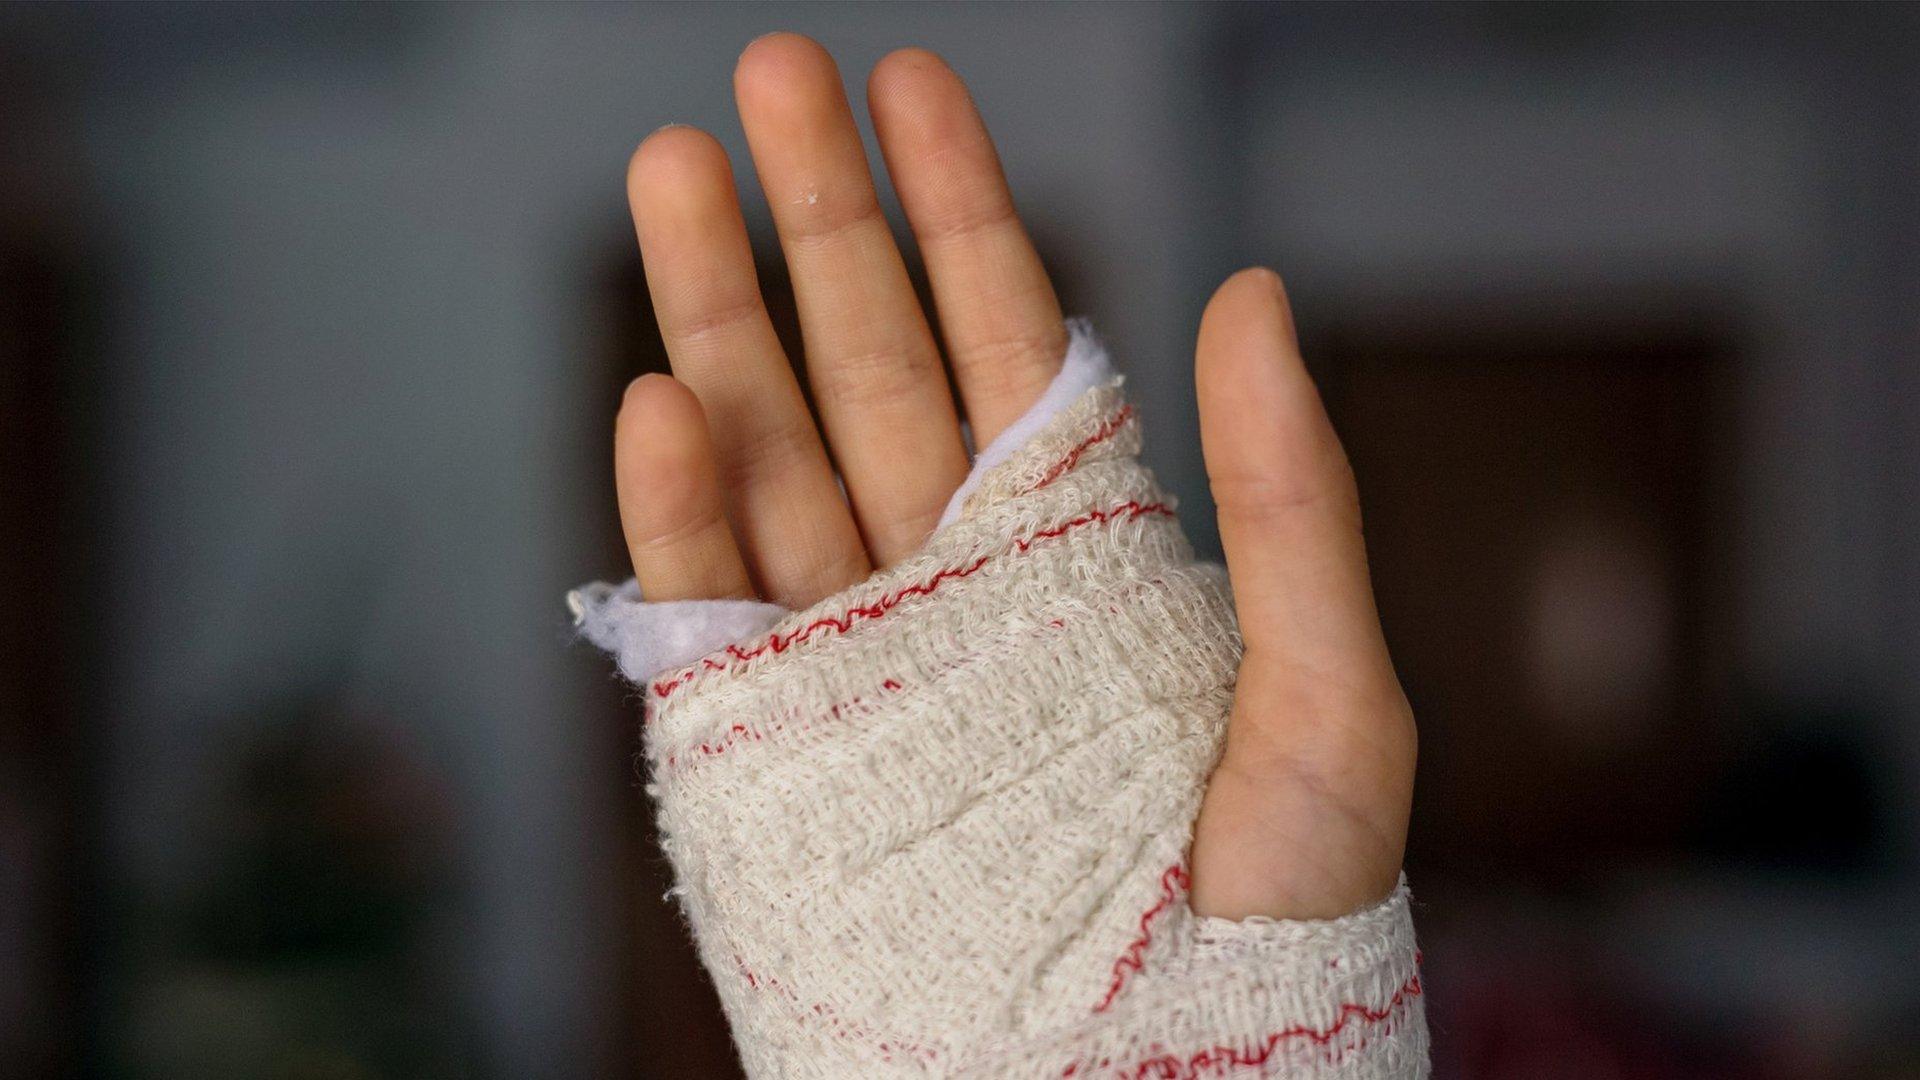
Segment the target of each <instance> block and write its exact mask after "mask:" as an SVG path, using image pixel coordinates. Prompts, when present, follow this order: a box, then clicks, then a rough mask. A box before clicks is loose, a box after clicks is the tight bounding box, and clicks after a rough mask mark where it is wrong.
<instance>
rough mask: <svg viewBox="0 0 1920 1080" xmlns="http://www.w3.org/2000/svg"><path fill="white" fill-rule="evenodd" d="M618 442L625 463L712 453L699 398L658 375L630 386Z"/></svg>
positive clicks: (616, 424) (617, 431)
mask: <svg viewBox="0 0 1920 1080" xmlns="http://www.w3.org/2000/svg"><path fill="white" fill-rule="evenodd" d="M614 440H615V447H616V457H617V458H618V459H619V462H620V463H621V464H622V465H625V464H626V463H629V462H654V463H660V462H665V463H671V462H674V461H685V460H686V459H687V458H688V457H690V456H693V455H699V456H701V457H705V456H707V455H708V454H710V452H711V451H710V450H709V448H708V447H707V416H706V411H705V410H704V409H702V408H701V407H700V399H699V398H697V397H695V396H694V393H693V391H692V390H690V389H688V388H687V386H686V384H684V383H682V382H680V380H678V379H675V378H674V377H673V376H671V375H662V374H657V373H649V374H646V375H642V376H640V377H639V378H637V379H635V380H633V381H632V382H630V383H628V384H627V389H626V391H625V392H624V393H623V394H621V395H620V412H619V414H618V415H617V416H616V417H615V419H614Z"/></svg>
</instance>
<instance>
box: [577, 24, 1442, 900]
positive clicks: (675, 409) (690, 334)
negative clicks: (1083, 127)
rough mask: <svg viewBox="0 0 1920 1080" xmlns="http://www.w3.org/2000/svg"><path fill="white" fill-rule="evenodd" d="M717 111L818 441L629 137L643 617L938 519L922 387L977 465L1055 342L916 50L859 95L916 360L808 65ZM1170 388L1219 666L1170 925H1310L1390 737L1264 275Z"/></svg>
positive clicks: (773, 55) (1344, 515)
mask: <svg viewBox="0 0 1920 1080" xmlns="http://www.w3.org/2000/svg"><path fill="white" fill-rule="evenodd" d="M735 91H736V96H737V98H738V102H739V106H740V115H741V120H742V123H743V125H744V127H745V128H746V133H747V141H748V144H749V147H750V149H751V151H752V155H753V159H754V164H755V167H756V170H757V172H758V173H759V177H760V182H761V186H762V188H763V189H764V190H765V191H766V194H767V201H768V204H769V205H770V207H771V208H772V211H773V216H774V222H775V225H776V228H777V230H778V231H779V233H780V237H781V242H782V247H783V249H784V252H785V256H786V260H787V263H788V268H789V271H790V272H791V275H792V278H793V281H794V293H795V301H796V307H797V309H798V312H799V316H800V324H801V331H802V336H803V338H804V341H805V345H806V353H807V359H808V363H807V368H806V372H807V378H808V381H809V383H810V384H811V388H812V390H813V396H814V399H815V401H816V402H817V404H818V407H819V411H820V417H821V425H820V427H821V429H823V430H816V428H815V425H814V424H813V421H812V419H811V418H810V416H809V414H808V411H807V407H806V404H805V399H804V397H803V396H802V394H801V392H800V388H799V385H798V384H797V382H796V381H795V380H794V377H793V375H792V369H791V367H790V366H789V365H788V363H787V360H786V357H785V356H784V354H783V353H782V352H781V348H780V345H779V342H778V339H777V338H776V337H775V336H774V333H773V330H772V326H771V323H770V321H769V320H768V318H767V313H766V309H765V307H764V305H763V304H762V302H761V298H760V293H759V287H758V282H757V278H756V276H755V271H754V267H753V263H752V258H751V253H750V247H749V244H748V241H747V236H746V230H745V225H744V223H743V221H742V218H741V213H740V209H739V204H738V200H737V197H736V195H735V192H734V187H733V180H732V175H731V171H730V169H729V166H728V163H727V160H726V156H725V154H724V152H723V151H722V150H721V149H720V147H719V145H718V144H717V143H715V142H714V141H713V140H712V139H711V138H710V137H709V136H706V135H704V134H703V133H700V132H697V131H694V130H692V129H690V128H669V129H665V130H662V131H660V132H656V133H655V134H654V135H653V136H651V137H650V138H649V139H648V140H647V141H646V142H645V143H644V144H642V146H641V147H640V149H639V150H638V151H637V152H636V153H635V155H634V159H633V164H632V166H631V168H630V170H629V175H628V192H629V197H630V201H631V203H632V208H633V215H634V223H635V228H636V231H637V233H638V236H639V240H640V246H641V251H642V256H643V259H644V261H645V264H646V271H647V280H648V284H649V289H650V292H651V293H652V296H653V301H654V305H655V309H656V313H657V315H658V317H659V322H660V326H661V330H662V335H663V337H664V338H665V341H666V345H667V352H668V355H669V357H670V359H671V361H672V364H673V370H674V377H673V378H666V377H659V376H655V377H648V378H643V379H641V380H639V381H637V382H636V383H635V384H634V385H633V386H632V387H630V388H629V390H628V392H627V397H626V400H625V401H624V403H623V405H622V409H621V413H620V419H619V423H618V427H617V431H616V439H615V453H616V467H617V477H618V483H619V489H620V506H621V517H622V523H623V525H624V528H625V531H626V534H627V541H628V546H629V549H630V551H631V553H632V556H633V561H634V570H635V574H636V576H637V577H638V578H639V580H640V583H641V587H642V589H643V590H644V592H645V593H646V594H647V595H648V596H649V598H651V599H655V600H677V599H703V598H720V597H747V596H759V597H761V598H764V599H767V600H771V601H774V602H776V603H780V604H782V605H784V606H787V607H789V608H798V607H803V606H806V605H808V604H810V603H812V602H814V601H816V600H819V599H821V598H823V597H825V596H827V595H829V594H831V593H833V592H836V591H838V590H840V589H842V588H844V587H846V586H848V585H851V584H853V583H855V582H857V581H859V580H860V579H861V578H863V577H865V576H866V575H867V574H868V573H870V572H871V571H872V570H873V569H874V568H876V567H884V566H886V565H889V564H891V563H893V562H895V561H897V560H898V559H900V558H902V557H904V556H905V555H907V554H909V553H911V552H912V551H913V550H914V549H915V548H917V547H918V546H919V544H920V543H921V542H922V541H923V540H924V539H925V538H926V536H927V534H928V532H929V531H930V530H931V529H932V527H933V525H934V523H935V522H936V521H937V519H938V517H939V514H940V510H941V509H942V507H944V505H945V503H946V501H947V499H948V497H949V496H950V495H951V494H952V492H953V491H954V489H955V488H956V487H957V486H958V485H959V483H960V481H961V479H962V478H963V477H964V475H965V473H966V470H967V458H966V452H965V443H964V441H963V440H962V437H961V433H960V422H959V415H960V412H959V409H957V408H956V403H955V402H954V400H953V397H952V395H951V393H950V392H949V389H948V385H949V383H948V377H947V367H949V366H950V367H951V369H952V372H953V380H952V381H953V384H954V385H957V387H958V389H959V396H960V401H959V406H960V407H961V408H964V412H965V415H966V417H967V419H968V421H969V423H970V424H971V426H972V428H973V435H974V438H975V440H976V441H977V442H978V443H979V444H980V445H984V444H985V443H986V442H987V441H989V440H991V439H992V437H993V436H994V435H996V434H998V433H999V432H1000V431H1001V430H1002V429H1004V428H1005V427H1006V426H1007V425H1008V424H1010V423H1011V422H1012V421H1013V420H1014V419H1016V418H1017V417H1018V416H1019V415H1020V414H1021V413H1022V412H1024V411H1025V410H1026V409H1027V408H1028V406H1030V405H1031V404H1032V403H1033V402H1034V400H1035V399H1036V398H1037V397H1038V396H1039V394H1040V391H1041V390H1042V389H1044V388H1045V386H1046V385H1047V383H1048V382H1049V380H1050V379H1051V378H1052V376H1053V374H1054V373H1055V371H1057V370H1058V366H1059V363H1060V357H1061V355H1062V353H1063V351H1064V346H1065V332H1064V329H1063V325H1062V319H1061V312H1060V307H1059V303H1058V301H1057V300H1056V299H1055V296H1054V293H1053V289H1052V286H1051V284H1050V283H1049V282H1048V280H1047V277H1046V274H1045V272H1044V270H1043V269H1042V268H1041V265H1040V261H1039V259H1038V257H1037V256H1036V255H1035V253H1034V251H1033V247H1032V245H1031V243H1029V241H1028V239H1027V237H1026V233H1025V231H1024V229H1023V228H1022V227H1021V225H1020V222H1019V220H1018V218H1017V217H1016V216H1015V215H1014V213H1013V204H1012V201H1011V199H1010V197H1009V196H1008V193H1007V188H1006V182H1005V180H1004V178H1003V176H1002V174H1001V170H1000V165H999V161H998V159H997V157H996V156H995V153H994V150H993V146H992V143H991V142H990V141H989V139H988V137H987V134H986V130H985V128H984V126H983V125H982V124H981V121H980V118H979V115H978V113H977V112H976V111H975V110H974V107H973V104H972V102H971V101H970V100H969V98H968V96H967V93H966V90H965V87H964V86H963V85H962V84H961V83H960V81H959V79H958V77H957V76H955V75H954V74H953V72H952V71H951V70H950V69H948V68H947V67H946V65H945V64H944V63H942V62H941V61H940V60H939V59H938V58H937V57H934V56H933V55H932V54H929V53H926V52H922V51H919V50H902V51H900V52H896V53H893V54H891V55H889V56H888V57H886V58H885V59H884V60H882V61H881V62H880V64H879V65H878V66H876V68H875V70H874V72H873V75H872V77H871V79H870V81H869V88H868V101H869V105H870V108H871V111H872V115H873V122H874V128H875V132H876V134H877V136H878V140H879V143H880V146H881V150H882V152H883V154H884V156H885V158H886V163H887V167H888V171H889V173H890V175H891V177H892V180H893V184H894V188H895V190H896V191H897V193H898V194H899V196H900V201H901V205H902V207H903V208H904V209H905V211H906V214H907V218H908V222H909V224H910V226H911V227H912V229H913V232H914V236H915V238H916V240H917V241H918V244H919V248H920V252H921V255H922V257H923V259H924V261H925V263H926V266H927V271H928V276H929V278H930V280H931V283H932V286H933V295H934V301H935V306H936V314H937V316H938V320H939V325H940V329H941V332H942V333H941V336H942V338H943V339H944V342H945V344H946V356H945V362H944V364H943V361H942V357H941V354H940V351H939V349H938V348H937V347H936V345H935V339H934V335H933V332H932V329H931V325H930V323H929V321H928V319H927V316H926V314H925V313H924V312H922V310H921V308H920V304H919V302H918V300H917V299H916V297H915V295H914V292H913V289H912V287H911V285H910V283H909V281H908V278H907V274H906V271H905V268H904V264H903V262H902V260H901V257H900V253H899V251H898V249H897V247H896V246H895V244H894V240H893V237H892V235H891V231H890V229H889V228H888V226H887V224H886V220H885V218H884V217H883V216H882V215H881V214H880V212H879V207H878V202H877V200H876V198H875V195H874V189H873V182H872V179H871V175H870V173H869V170H868V166H867V162H866V158H865V153H864V150H863V148H862V145H861V141H860V136H859V133H858V129H857V128H856V127H855V125H854V121H853V117H852V114H851V111H850V110H849V108H848V106H847V103H846V98H845V94H844V92H843V91H842V89H841V86H840V80H839V74H838V71H837V70H836V69H835V67H834V65H833V62H832V60H831V58H830V57H828V56H827V54H826V53H825V51H824V50H822V49H821V48H820V47H819V46H818V45H816V44H815V43H813V42H811V41H809V40H807V39H805V38H802V37H798V36H796V35H791V34H776V35H770V36H768V37H766V38H762V39H760V40H759V41H756V42H755V43H754V44H753V45H751V46H750V47H749V48H748V49H747V51H746V53H745V54H744V55H743V56H742V57H741V60H740V64H739V67H738V69H737V70H736V72H735ZM1197 372H1198V382H1199V391H1200V402H1201V419H1202V428H1203V439H1204V441H1205V444H1206V454H1207V462H1208V472H1209V475H1210V477H1211V479H1212V481H1213V485H1214V489H1215V494H1216V497H1217V500H1218V502H1219V504H1220V514H1221V518H1220V523H1221V533H1222V537H1223V539H1224V541H1225V544H1226V549H1227V560H1228V566H1229V569H1230V571H1231V572H1232V575H1233V582H1234V594H1235V600H1236V605H1237V607H1238V611H1239V617H1240V622H1241V628H1242V631H1243V634H1244V636H1245V638H1246V643H1247V652H1246V658H1245V660H1244V662H1243V665H1242V668H1241V672H1240V680H1239V687H1238V690H1237V697H1236V700H1235V704H1234V710H1233V720H1232V725H1231V728H1230V730H1229V735H1228V745H1227V751H1226V754H1225V757H1224V759H1223V761H1222V763H1221V766H1220V768H1219V770H1218V771H1217V773H1216V774H1215V776H1214V779H1213V781H1212V782H1211V785H1210V787H1209V789H1208V793H1207V798H1206V802H1205V806H1204V808H1203V809H1202V812H1201V816H1200V821H1199V824H1198V826H1197V832H1196V837H1195V843H1194V850H1193V903H1194V907H1195V908H1196V910H1198V911H1201V912H1202V913H1204V914H1216V915H1227V916H1243V915H1253V914H1264V915H1269V916H1275V917H1312V916H1330V915H1337V914H1340V913H1343V912H1345V911H1349V910H1352V909H1354V908H1356V907H1359V906H1360V905H1362V904H1364V903H1366V902H1367V901H1369V900H1372V899H1377V898H1378V897H1380V896H1382V895H1384V894H1385V893H1386V892H1387V891H1388V890H1389V889H1390V888H1391V887H1392V884H1393V880H1394V876H1395V874H1396V872H1397V870H1398V867H1399V863H1400V855H1401V847H1402V845H1403V843H1404V839H1405V832H1406V820H1407V806H1408V793H1409V790H1410V785H1411V775H1412V763H1413V737H1412V724H1411V721H1410V717H1409V714H1408V710H1407V707H1406V702H1405V699H1404V698H1403V697H1402V696H1401V694H1400V691H1399V687H1398V684H1397V682H1396V681H1395V679H1394V676H1393V672H1392V669H1391V667H1390V665H1389V664H1388V662H1387V657H1386V650H1385V647H1384V645H1383V644H1382V642H1381V638H1380V631H1379V624H1378V620H1377V619H1376V618H1375V615H1374V612H1373V605H1372V599H1371V593H1370V590H1369V587H1368V584H1367V574H1366V563H1365V555H1364V552H1363V550H1362V548H1361V544H1360V536H1359V522H1358V513H1357V509H1356V503H1355V499H1354V495H1353V485H1352V480H1351V477H1350V476H1349V475H1348V471H1347V467H1346V464H1345V459H1344V457H1343V455H1342V454H1341V452H1340V448H1339V443H1338V441H1337V440H1336V439H1335V438H1334V436H1333V432H1332V429H1331V427H1330V425H1329V424H1328V423H1327V420H1326V416H1325V413H1324V412H1323V411H1322V410H1321V408H1320V405H1319V401H1318V398H1317V396H1316V395H1315V393H1314V391H1313V387H1312V384H1311V382H1310V381H1309V380H1308V379H1307V377H1306V375H1305V370H1304V368H1303V367H1302V366H1301V364H1300V360H1299V356H1298V353H1297V350H1296V348H1295V346H1294V344H1293V332H1292V326H1291V321H1290V317H1289V315H1288V313H1287V307H1286V302H1285V298H1284V296H1283V294H1282V292H1281V289H1280V286H1279V281H1278V279H1277V278H1275V277H1274V276H1273V275H1272V274H1271V273H1267V272H1264V271H1248V272H1244V273H1242V274H1239V275H1236V276H1235V277H1234V278H1233V279H1232V280H1230V281H1229V282H1228V283H1227V284H1226V285H1224V286H1222V287H1221V289H1220V291H1219V292H1218V293H1217V294H1216V296H1215V298H1214V301H1213V303H1212V304H1211V305H1209V307H1208V312H1207V315H1206V317H1205V319H1204V320H1203V322H1202V326H1201V332H1200V342H1199V347H1198V360H1197ZM822 433H824V436H825V439H824V441H823V440H822V437H821V436H822ZM829 449H830V451H831V454H830V455H829ZM842 483H844V488H845V496H844V497H843V496H842V494H841V485H842Z"/></svg>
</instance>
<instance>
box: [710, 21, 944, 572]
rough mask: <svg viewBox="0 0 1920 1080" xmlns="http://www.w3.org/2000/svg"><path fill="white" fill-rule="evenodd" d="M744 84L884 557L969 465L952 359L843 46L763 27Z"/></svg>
mask: <svg viewBox="0 0 1920 1080" xmlns="http://www.w3.org/2000/svg"><path fill="white" fill-rule="evenodd" d="M734 93H735V96H736V98H737V99H738V101H739V106H740V119H741V122H742V123H743V124H744V125H745V127H746V131H747V144H748V146H749V147H750V148H751V149H752V151H753V161H754V167H755V168H756V169H757V170H758V172H759V174H760V186H761V187H762V188H764V189H765V191H766V194H767V201H768V203H769V204H770V205H771V207H772V210H773V220H774V224H775V226H776V228H777V229H778V231H779V233H780V243H781V247H782V249H783V250H784V252H785V254H786V260H787V268H788V270H789V272H790V273H791V276H792V278H793V291H794V300H795V303H796V305H797V307H798V309H799V314H800V330H801V334H802V336H803V338H804V339H805V341H806V348H807V378H808V381H809V382H810V383H811V384H812V385H813V392H814V401H815V403H816V404H818V406H819V408H820V418H821V422H822V424H823V426H824V427H825V429H826V433H827V440H828V442H829V443H830V444H831V446H832V448H833V457H834V460H835V462H836V463H838V464H839V466H840V474H841V476H842V477H843V478H844V479H845V480H846V485H847V495H848V498H849V500H850V501H851V502H852V503H853V512H854V517H855V519H856V520H857V521H858V522H859V525H860V531H861V534H862V535H863V536H865V537H866V541H867V550H868V551H869V552H870V553H871V554H872V556H873V559H874V561H875V562H876V563H877V564H879V565H882V566H885V565H887V564H889V563H892V562H895V561H897V560H899V559H900V558H902V557H903V556H905V555H907V554H909V553H910V552H912V551H913V550H914V549H916V548H918V547H919V546H920V543H921V541H922V540H924V539H925V538H926V536H927V534H928V533H929V532H931V531H932V529H933V526H934V524H935V523H936V522H937V521H938V520H939V517H940V512H941V510H943V509H944V508H945V506H946V502H947V499H948V498H949V497H950V496H951V495H952V494H953V492H954V489H955V488H957V487H959V486H960V481H961V480H962V479H963V478H965V476H966V472H967V457H966V449H965V446H964V444H963V443H962V442H961V439H960V421H959V418H958V416H957V415H956V414H955V412H954V405H953V395H952V394H951V393H950V392H949V391H948V388H947V376H946V369H945V368H944V367H943V366H942V364H941V362H940V354H939V350H938V349H937V347H936V346H935V344H934V340H933V333H932V331H931V330H929V329H928V327H927V320H926V316H925V314H924V313H922V312H921V310H920V302H919V299H918V298H917V297H916V296H915V295H914V292H913V286H912V285H911V284H910V283H909V281H908V279H907V271H906V267H905V265H904V264H903V263H902V262H901V260H900V251H899V249H898V248H897V247H896V246H895V245H894V242H893V233H892V230H891V229H889V228H888V226H887V221H886V218H885V217H884V216H883V215H882V214H881V212H880V204H879V202H878V201H877V200H876V199H875V197H874V189H873V177H872V174H871V173H869V172H868V169H867V158H866V151H865V149H864V147H863V146H862V145H861V142H860V133H859V131H858V130H857V129H856V128H855V127H854V123H853V114H852V112H851V111H850V110H849V109H848V107H847V98H846V94H845V93H844V92H843V91H842V90H841V87H840V72H839V69H838V68H836V67H835V66H834V63H833V58H832V57H830V56H828V55H827V53H826V50H825V49H822V48H821V47H820V46H819V45H818V44H816V43H815V42H813V41H811V40H809V39H807V38H804V37H801V36H799V35H797V34H772V35H769V36H767V37H763V38H761V39H759V40H758V41H756V42H754V43H753V44H752V45H750V46H748V48H747V50H746V52H745V53H744V54H743V55H742V56H741V57H740V65H739V68H738V69H737V70H736V71H735V73H734Z"/></svg>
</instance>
